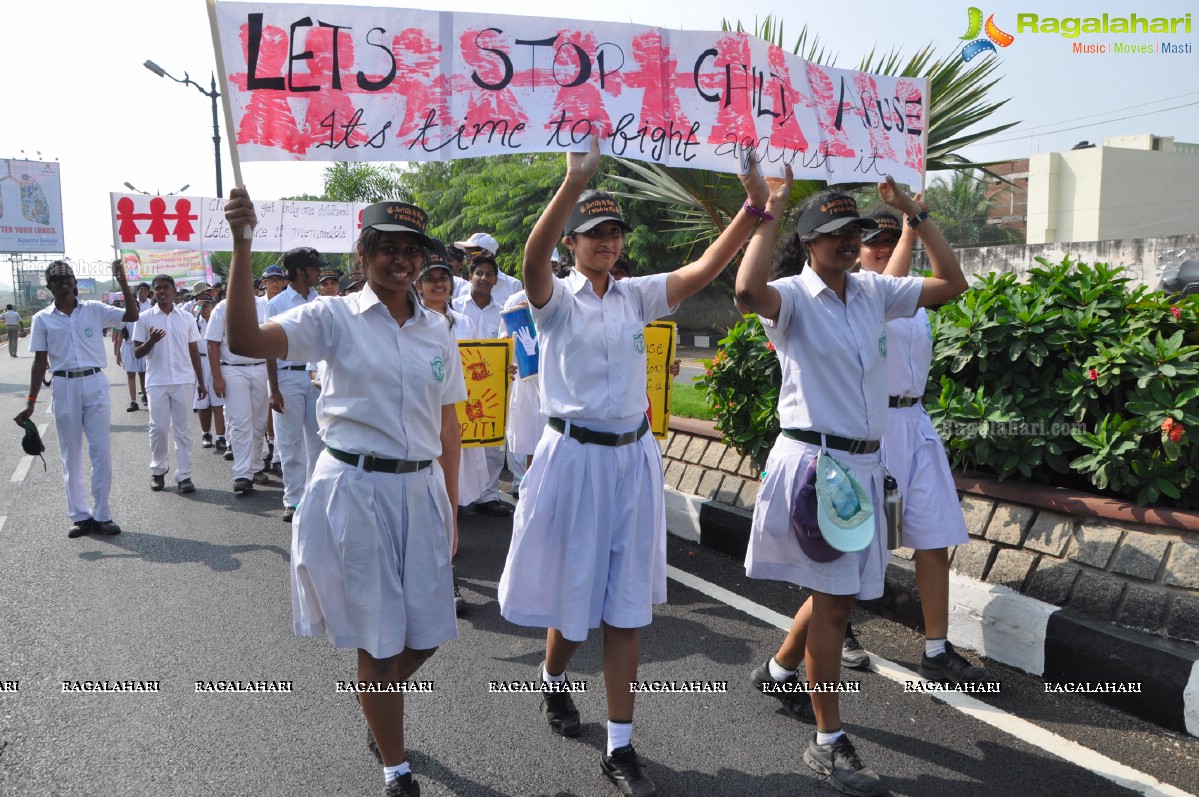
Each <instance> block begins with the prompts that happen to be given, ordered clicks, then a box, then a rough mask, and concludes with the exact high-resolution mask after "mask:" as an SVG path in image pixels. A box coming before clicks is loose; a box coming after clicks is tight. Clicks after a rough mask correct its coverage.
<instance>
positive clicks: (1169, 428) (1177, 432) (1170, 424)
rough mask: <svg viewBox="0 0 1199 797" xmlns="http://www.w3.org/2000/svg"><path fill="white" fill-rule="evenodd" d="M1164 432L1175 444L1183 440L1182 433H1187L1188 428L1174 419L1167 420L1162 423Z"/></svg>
mask: <svg viewBox="0 0 1199 797" xmlns="http://www.w3.org/2000/svg"><path fill="white" fill-rule="evenodd" d="M1162 431H1163V432H1165V433H1166V435H1167V436H1168V437H1169V438H1170V439H1171V440H1173V441H1174V442H1175V443H1177V442H1178V441H1180V440H1182V433H1183V432H1185V431H1186V427H1185V426H1183V425H1182V424H1181V423H1179V422H1178V421H1176V420H1174V419H1173V418H1166V419H1165V420H1164V421H1162Z"/></svg>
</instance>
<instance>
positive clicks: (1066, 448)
mask: <svg viewBox="0 0 1199 797" xmlns="http://www.w3.org/2000/svg"><path fill="white" fill-rule="evenodd" d="M1038 262H1040V263H1041V267H1040V268H1034V269H1032V270H1030V272H1029V274H1028V280H1027V281H1025V282H1020V281H1019V280H1018V279H1017V277H1016V275H1014V274H994V273H992V274H988V275H986V276H984V277H981V278H979V279H978V280H976V282H975V284H974V286H973V287H972V288H971V289H970V290H968V291H967V292H966V293H964V294H962V296H960V297H958V298H957V299H956V300H955V301H954V302H952V303H950V304H947V305H945V306H943V307H941V308H940V309H939V310H937V311H935V312H934V311H930V312H929V317H930V320H931V322H932V325H933V331H934V335H935V339H936V347H935V350H934V357H933V366H932V372H931V374H930V377H929V386H928V392H927V393H926V394H925V407H926V408H927V410H928V413H929V415H930V416H931V418H932V419H933V422H934V424H936V425H937V427H938V429H939V431H940V432H941V436H942V438H943V439H944V440H945V445H946V449H947V451H948V454H949V457H950V461H951V462H952V464H953V465H954V467H955V468H958V469H960V470H971V471H981V472H984V473H990V474H993V475H995V476H997V477H998V478H1000V479H1007V478H1010V477H1018V478H1024V479H1028V480H1032V481H1038V482H1043V483H1046V484H1053V485H1058V486H1065V487H1072V488H1076V489H1083V490H1088V491H1091V492H1097V493H1100V494H1106V495H1112V496H1116V497H1121V498H1126V499H1130V500H1134V501H1136V502H1137V503H1139V504H1142V505H1143V504H1152V503H1157V504H1163V505H1173V506H1179V507H1187V508H1197V507H1199V478H1197V476H1199V445H1196V436H1197V435H1199V297H1196V296H1192V297H1189V298H1188V299H1186V300H1179V299H1178V298H1177V297H1170V296H1167V295H1165V294H1158V293H1153V292H1150V291H1149V290H1148V289H1146V288H1145V287H1139V288H1136V289H1135V290H1131V291H1130V290H1129V289H1128V282H1129V280H1128V279H1127V278H1125V277H1123V276H1121V271H1120V269H1119V268H1113V267H1110V266H1107V265H1105V264H1101V263H1100V264H1095V265H1094V266H1090V265H1087V264H1084V263H1074V262H1072V261H1071V260H1070V259H1069V258H1068V257H1067V258H1065V259H1064V260H1063V261H1062V262H1061V263H1056V264H1051V263H1049V262H1048V261H1045V260H1042V259H1040V258H1038ZM720 345H721V350H720V352H719V353H718V354H717V356H716V358H715V359H714V360H712V361H709V362H707V363H706V364H707V367H708V373H707V374H706V375H705V376H704V377H701V379H700V383H701V385H703V386H704V387H705V388H706V390H707V395H708V400H709V404H710V405H711V406H712V408H713V410H714V412H715V414H716V428H717V429H718V430H719V431H721V432H722V433H723V434H724V435H725V438H726V440H727V441H728V442H729V443H730V444H731V445H733V446H734V447H735V448H736V449H737V450H738V451H739V452H740V453H742V454H745V455H749V456H751V457H753V458H754V460H755V461H756V462H758V463H762V462H763V461H764V460H765V457H766V454H767V453H768V452H769V450H770V447H771V445H773V443H774V439H775V437H777V436H778V429H779V426H778V411H777V401H778V389H779V383H780V375H779V367H778V362H777V359H776V358H775V356H774V353H773V350H772V347H771V346H770V345H769V342H768V341H767V339H766V336H765V334H764V333H763V332H762V328H761V324H760V323H759V322H758V320H757V319H756V318H755V317H752V316H747V317H746V321H745V322H743V323H742V324H739V325H737V327H735V328H734V329H733V330H732V331H731V332H730V333H729V336H728V337H726V338H725V339H724V340H722V341H721V342H720Z"/></svg>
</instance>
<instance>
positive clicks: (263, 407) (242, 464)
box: [221, 363, 268, 479]
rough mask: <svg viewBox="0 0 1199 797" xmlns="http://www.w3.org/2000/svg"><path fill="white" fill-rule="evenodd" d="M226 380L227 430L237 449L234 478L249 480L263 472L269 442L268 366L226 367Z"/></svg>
mask: <svg viewBox="0 0 1199 797" xmlns="http://www.w3.org/2000/svg"><path fill="white" fill-rule="evenodd" d="M221 375H222V376H223V377H224V378H225V429H226V431H227V432H228V433H229V447H230V448H232V449H233V478H234V479H249V478H252V477H253V476H254V473H255V472H256V471H259V470H261V468H260V467H258V466H259V464H260V463H261V461H262V459H261V457H260V455H259V453H258V452H260V451H261V450H262V446H263V440H264V439H265V438H266V414H267V409H268V405H267V390H266V363H260V364H258V365H222V366H221Z"/></svg>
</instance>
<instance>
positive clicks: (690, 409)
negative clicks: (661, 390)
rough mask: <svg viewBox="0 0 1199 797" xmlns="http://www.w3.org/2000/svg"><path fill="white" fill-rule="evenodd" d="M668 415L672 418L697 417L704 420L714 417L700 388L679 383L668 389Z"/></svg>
mask: <svg viewBox="0 0 1199 797" xmlns="http://www.w3.org/2000/svg"><path fill="white" fill-rule="evenodd" d="M670 415H671V417H672V418H699V419H701V420H705V421H710V420H713V419H714V418H715V417H716V414H715V413H714V412H713V411H712V408H711V407H709V406H708V398H707V395H706V393H705V392H704V391H703V390H702V389H699V388H697V387H695V386H694V385H680V384H675V385H674V386H673V387H672V388H671V389H670Z"/></svg>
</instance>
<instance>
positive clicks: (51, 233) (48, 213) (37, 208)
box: [0, 158, 66, 252]
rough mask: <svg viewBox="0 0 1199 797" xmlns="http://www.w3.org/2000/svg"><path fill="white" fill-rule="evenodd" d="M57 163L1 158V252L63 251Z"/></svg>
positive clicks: (64, 245)
mask: <svg viewBox="0 0 1199 797" xmlns="http://www.w3.org/2000/svg"><path fill="white" fill-rule="evenodd" d="M64 251H66V243H65V242H64V240H63V232H62V184H61V182H60V180H59V171H58V164H57V163H46V162H44V161H24V160H7V159H4V158H0V252H64Z"/></svg>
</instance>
